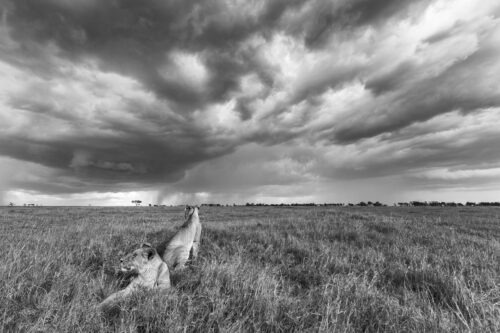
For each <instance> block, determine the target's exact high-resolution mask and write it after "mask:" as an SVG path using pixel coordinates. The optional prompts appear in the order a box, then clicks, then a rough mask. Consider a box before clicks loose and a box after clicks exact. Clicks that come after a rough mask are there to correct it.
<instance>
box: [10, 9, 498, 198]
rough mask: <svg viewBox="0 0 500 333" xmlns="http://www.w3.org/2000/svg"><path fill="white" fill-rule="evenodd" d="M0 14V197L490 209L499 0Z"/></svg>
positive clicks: (494, 193) (494, 189) (494, 188)
mask: <svg viewBox="0 0 500 333" xmlns="http://www.w3.org/2000/svg"><path fill="white" fill-rule="evenodd" d="M0 14H1V15H0V77H1V80H0V204H1V203H3V204H7V203H9V202H13V203H15V204H17V205H22V204H23V203H35V204H41V205H89V204H91V205H131V201H132V200H136V199H138V200H142V201H143V204H147V203H153V204H186V203H193V204H195V203H212V202H218V203H229V204H232V203H245V202H267V203H292V202H318V203H323V202H359V201H367V200H371V201H381V202H384V203H388V204H391V203H393V202H399V201H409V200H439V201H461V202H465V201H500V2H499V1H498V0H482V1H470V0H411V1H410V0H329V1H327V0H273V1H268V0H232V1H230V0H203V1H202V0H200V1H192V0H172V1H166V0H149V1H136V0H110V1H101V0H15V1H14V0H0Z"/></svg>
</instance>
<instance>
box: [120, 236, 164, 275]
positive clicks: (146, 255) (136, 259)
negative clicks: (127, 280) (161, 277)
mask: <svg viewBox="0 0 500 333" xmlns="http://www.w3.org/2000/svg"><path fill="white" fill-rule="evenodd" d="M155 256H156V250H155V249H154V248H153V247H151V244H148V243H143V244H142V245H141V247H139V248H138V249H136V250H134V251H133V252H132V253H129V254H127V255H126V256H124V257H123V258H121V259H120V270H121V271H122V272H125V273H129V272H139V271H140V270H141V268H143V267H144V266H146V265H147V264H148V262H149V261H150V260H151V259H153V258H154V257H155Z"/></svg>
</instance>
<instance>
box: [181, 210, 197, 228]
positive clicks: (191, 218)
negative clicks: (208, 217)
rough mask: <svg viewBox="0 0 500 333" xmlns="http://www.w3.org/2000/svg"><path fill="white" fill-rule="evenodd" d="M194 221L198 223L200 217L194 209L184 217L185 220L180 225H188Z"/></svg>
mask: <svg viewBox="0 0 500 333" xmlns="http://www.w3.org/2000/svg"><path fill="white" fill-rule="evenodd" d="M196 223H200V217H199V216H198V210H197V209H196V210H195V211H194V212H193V214H191V215H189V216H188V218H187V219H186V222H184V224H183V225H182V226H183V227H190V226H193V225H196Z"/></svg>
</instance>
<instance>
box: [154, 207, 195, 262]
mask: <svg viewBox="0 0 500 333" xmlns="http://www.w3.org/2000/svg"><path fill="white" fill-rule="evenodd" d="M198 210H199V207H198V206H186V209H185V211H184V218H185V219H186V221H185V222H184V224H183V225H182V226H181V228H180V229H179V231H177V233H176V234H175V236H174V237H172V239H171V240H170V241H169V243H168V245H167V248H166V249H165V253H164V255H163V260H165V262H166V263H167V265H168V267H169V268H170V269H173V268H174V267H175V268H177V269H182V268H184V265H185V264H186V262H187V261H188V259H189V253H190V252H191V250H192V257H193V259H196V257H197V256H198V249H199V246H200V237H201V223H200V217H199V216H198Z"/></svg>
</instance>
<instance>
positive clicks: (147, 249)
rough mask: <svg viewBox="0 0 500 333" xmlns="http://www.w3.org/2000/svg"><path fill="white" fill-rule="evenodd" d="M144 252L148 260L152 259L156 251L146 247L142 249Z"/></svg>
mask: <svg viewBox="0 0 500 333" xmlns="http://www.w3.org/2000/svg"><path fill="white" fill-rule="evenodd" d="M144 251H145V253H146V256H147V258H148V260H151V259H153V258H154V256H155V255H156V250H155V249H154V248H152V247H146V248H144Z"/></svg>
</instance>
